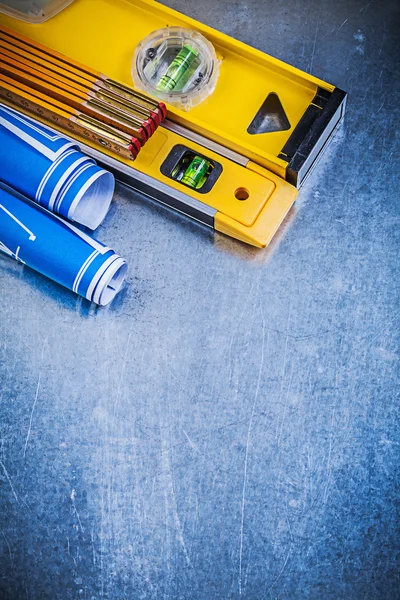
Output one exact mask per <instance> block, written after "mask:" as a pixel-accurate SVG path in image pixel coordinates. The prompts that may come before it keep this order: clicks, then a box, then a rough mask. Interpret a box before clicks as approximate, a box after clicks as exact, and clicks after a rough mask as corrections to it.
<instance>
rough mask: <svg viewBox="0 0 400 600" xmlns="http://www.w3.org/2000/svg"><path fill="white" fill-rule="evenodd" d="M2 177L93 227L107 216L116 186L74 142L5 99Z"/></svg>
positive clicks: (0, 109) (0, 115)
mask: <svg viewBox="0 0 400 600" xmlns="http://www.w3.org/2000/svg"><path fill="white" fill-rule="evenodd" d="M0 181H3V182H4V183H6V184H7V185H9V186H10V187H12V188H14V189H15V190H18V191H19V192H20V193H21V194H23V195H24V196H27V197H28V198H30V199H31V200H34V201H35V202H36V203H37V204H39V205H40V206H43V207H44V208H47V209H48V210H50V211H51V212H54V213H56V214H58V215H60V216H61V217H63V218H65V219H68V220H70V221H75V222H76V223H79V224H81V225H85V226H86V227H89V228H90V229H96V228H97V227H98V226H99V225H100V223H101V222H102V221H103V219H104V217H105V216H106V214H107V211H108V209H109V206H110V203H111V200H112V196H113V193H114V184H115V182H114V177H113V175H112V174H111V173H109V172H108V171H105V170H104V169H102V168H100V167H98V166H97V165H96V163H95V161H94V160H93V159H91V158H89V157H88V156H85V155H84V154H82V153H81V152H80V151H79V148H78V146H77V145H76V143H74V142H72V141H70V140H68V139H67V138H65V137H64V136H62V135H59V134H58V133H57V132H56V131H53V130H52V129H49V128H48V127H46V126H44V125H42V124H41V123H38V122H37V121H35V120H34V119H31V118H29V117H27V116H25V115H24V114H22V113H19V112H18V111H16V110H14V109H12V108H9V107H8V106H5V105H4V104H1V103H0Z"/></svg>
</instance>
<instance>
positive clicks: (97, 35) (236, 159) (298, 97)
mask: <svg viewBox="0 0 400 600" xmlns="http://www.w3.org/2000/svg"><path fill="white" fill-rule="evenodd" d="M0 20H1V23H2V24H4V25H5V26H6V27H10V28H12V29H14V30H16V31H18V32H20V33H22V34H23V35H26V36H28V37H30V38H32V39H33V40H35V41H36V42H39V43H41V44H44V45H46V46H49V47H51V48H52V49H54V50H55V51H56V52H59V53H63V54H66V55H68V56H70V57H71V58H72V59H74V60H76V61H79V62H80V63H83V64H85V65H88V67H89V68H90V70H91V71H93V70H95V71H96V73H98V74H99V75H98V77H100V76H101V73H106V74H107V76H108V77H110V78H112V79H113V80H116V81H117V82H121V84H118V85H121V86H123V85H124V84H125V85H132V79H131V61H132V57H133V55H134V52H135V48H136V47H137V45H138V44H139V43H140V42H141V40H143V39H144V38H145V37H146V36H147V35H148V34H150V33H151V32H152V31H154V30H156V29H162V28H165V27H167V26H171V27H172V26H174V27H184V28H187V29H193V30H196V31H198V32H199V33H201V34H202V35H203V36H205V37H206V38H207V39H208V40H209V41H210V42H211V43H212V44H213V46H214V47H215V49H216V52H217V57H218V58H219V60H220V63H221V64H220V76H219V80H218V83H217V86H216V88H215V91H214V92H213V94H212V95H210V96H209V97H208V98H207V99H206V100H204V101H203V102H202V103H201V104H198V105H197V106H195V107H193V108H192V109H191V110H189V111H187V112H185V111H183V110H180V109H179V108H176V107H174V106H172V105H171V106H168V119H167V121H165V122H164V123H163V125H162V126H161V127H160V128H159V129H158V130H157V131H156V132H155V133H154V134H153V136H152V137H151V139H150V140H149V141H148V142H147V143H146V145H145V146H144V147H143V149H142V150H141V152H140V153H139V155H138V157H137V159H136V161H135V162H134V163H132V162H131V161H130V160H129V158H125V157H123V156H117V155H116V154H115V153H114V152H112V151H111V150H110V148H109V147H106V148H104V150H102V151H101V152H100V151H99V150H98V147H97V146H96V144H94V143H93V142H92V140H84V138H82V137H81V136H80V135H79V131H77V132H74V131H73V132H72V135H73V136H74V137H75V138H76V139H78V140H79V141H80V142H82V143H83V144H84V149H85V151H87V152H88V153H89V154H90V155H92V156H95V157H96V159H97V160H99V161H100V162H101V163H102V164H103V165H104V166H106V167H107V168H109V169H111V170H112V171H113V172H114V173H115V175H116V177H117V178H118V179H119V180H121V181H123V182H124V183H126V184H127V185H130V186H131V187H133V188H135V189H137V190H139V191H141V192H142V193H144V194H146V195H148V196H150V197H151V198H153V199H155V200H157V201H159V202H162V203H164V204H167V205H168V206H170V207H172V208H174V209H175V210H179V211H180V212H182V213H184V214H186V215H188V216H190V217H192V218H195V219H197V220H199V221H201V222H202V223H204V224H206V225H209V226H211V227H214V228H215V229H216V230H218V231H221V232H223V233H226V234H227V235H230V236H232V237H234V238H237V239H240V240H242V241H244V242H247V243H249V244H252V245H254V246H258V247H263V246H265V245H267V244H268V243H269V242H270V240H271V239H272V237H273V235H274V234H275V232H276V230H277V229H278V227H279V225H280V224H281V222H282V221H283V219H284V218H285V216H286V214H287V212H288V210H289V209H290V207H291V205H292V204H293V202H294V201H295V198H296V196H297V189H296V188H298V187H300V185H301V183H302V182H303V181H304V179H305V177H306V176H307V174H308V173H309V171H310V169H311V168H312V166H313V165H314V163H315V161H316V160H317V158H318V156H319V154H320V153H321V151H322V150H323V149H324V147H325V146H326V144H327V142H328V141H329V139H330V137H331V136H332V135H333V133H334V131H335V129H336V128H337V126H338V125H339V123H340V121H341V119H342V117H343V114H344V111H345V104H346V94H345V92H343V91H342V90H340V89H338V88H335V87H334V86H332V85H330V84H328V83H326V82H324V81H322V80H319V79H317V78H315V77H312V76H311V75H308V74H306V73H303V72H301V71H299V70H297V69H295V68H294V67H291V66H289V65H287V64H285V63H283V62H281V61H279V60H276V59H274V58H272V57H270V56H267V55H265V54H263V53H261V52H259V51H257V50H255V49H253V48H250V47H248V46H246V45H245V44H242V43H241V42H238V41H236V40H234V39H232V38H230V37H228V36H226V35H224V34H222V33H219V32H217V31H215V30H213V29H211V28H209V27H207V26H205V25H202V24H201V23H198V22H196V21H194V20H192V19H190V18H188V17H186V16H184V15H182V14H179V13H177V12H176V11H173V10H171V9H169V8H166V7H164V6H162V5H160V4H158V3H157V2H154V0H126V1H122V0H79V2H76V3H73V4H72V5H71V6H69V7H68V8H67V9H66V10H65V11H63V12H62V13H60V14H59V15H57V16H56V17H54V18H53V19H51V20H50V21H48V22H46V23H44V24H42V25H40V26H32V25H29V24H26V23H22V22H19V21H16V20H14V19H12V18H11V17H5V16H1V17H0ZM71 32H73V35H71ZM101 77H103V78H104V76H101ZM25 109H26V110H28V111H29V107H28V108H25ZM57 127H58V125H57ZM70 135H71V133H70ZM196 158H199V159H202V160H203V161H205V162H203V163H202V164H203V167H204V165H205V164H206V163H207V165H211V166H210V167H208V168H207V175H206V177H207V179H206V181H205V182H201V180H202V179H204V177H202V178H200V179H199V178H196V181H197V183H196V185H188V183H187V182H188V181H189V179H190V176H189V175H190V174H188V175H187V176H186V177H185V173H184V172H183V167H182V165H185V166H186V167H187V169H189V167H190V164H191V163H192V162H193V161H194V160H195V159H196ZM180 161H181V162H180ZM181 167H182V168H181ZM209 181H210V184H209ZM200 183H201V185H200Z"/></svg>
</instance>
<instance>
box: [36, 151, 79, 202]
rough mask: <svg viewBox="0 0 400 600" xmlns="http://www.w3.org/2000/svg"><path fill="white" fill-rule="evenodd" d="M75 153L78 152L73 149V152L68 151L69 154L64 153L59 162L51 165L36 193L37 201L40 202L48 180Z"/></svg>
mask: <svg viewBox="0 0 400 600" xmlns="http://www.w3.org/2000/svg"><path fill="white" fill-rule="evenodd" d="M74 152H76V150H73V149H72V148H71V150H67V152H64V154H62V155H61V156H59V157H58V158H57V160H55V161H54V162H53V164H52V165H50V167H49V169H48V170H47V171H46V173H45V174H44V175H43V179H42V181H41V182H40V183H39V187H38V189H37V192H36V201H37V202H40V196H41V195H42V192H43V189H44V187H45V185H46V183H47V182H48V180H49V179H50V177H51V175H52V174H53V172H54V170H55V169H56V168H57V167H58V166H59V164H60V163H62V162H63V161H64V160H65V159H66V158H67V157H68V156H71V154H73V153H74Z"/></svg>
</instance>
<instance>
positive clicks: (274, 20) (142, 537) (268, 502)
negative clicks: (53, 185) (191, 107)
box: [0, 0, 400, 600]
mask: <svg viewBox="0 0 400 600" xmlns="http://www.w3.org/2000/svg"><path fill="white" fill-rule="evenodd" d="M168 5H170V6H172V7H173V8H176V9H179V10H182V11H184V12H186V13H187V14H190V15H191V16H193V17H195V18H197V19H200V20H202V21H204V22H206V23H208V24H209V25H212V26H214V27H216V28H218V29H220V30H222V31H224V32H226V33H228V34H229V35H232V36H235V37H237V38H239V39H240V40H243V41H244V42H247V43H248V44H251V45H254V46H256V47H257V48H259V49H261V50H263V51H265V52H268V53H270V54H272V55H274V56H277V57H279V58H281V59H283V60H284V61H287V62H289V63H292V64H294V65H296V66H297V67H299V68H301V69H303V70H305V71H308V72H312V73H313V74H315V75H317V76H319V77H321V78H323V79H325V80H328V81H330V82H332V83H334V84H336V85H338V86H340V87H342V88H343V89H345V90H347V91H348V92H349V95H350V96H349V104H348V113H347V119H346V122H345V125H344V127H343V128H342V129H341V131H340V132H339V133H338V135H337V136H336V138H335V140H334V142H333V144H332V145H331V146H330V148H329V150H328V151H327V153H326V154H325V155H324V158H323V159H322V161H321V162H320V163H319V165H318V167H317V169H316V170H315V171H314V173H313V175H312V176H311V177H310V178H309V180H308V182H307V184H306V185H305V187H304V188H303V189H302V190H301V193H300V197H299V201H298V202H297V204H296V207H295V209H294V210H293V211H292V212H291V214H290V216H289V218H288V219H287V221H286V223H285V225H284V227H283V228H282V229H281V231H280V233H279V235H278V236H277V238H276V240H275V241H274V243H273V244H272V246H271V247H270V248H269V249H268V250H267V251H259V250H255V249H251V248H249V247H246V246H244V245H242V244H240V243H238V242H235V241H233V240H230V239H228V238H225V237H223V236H220V235H216V236H215V237H214V236H213V234H212V233H211V232H209V231H207V230H206V229H203V228H201V227H200V226H198V225H196V224H194V223H190V222H189V221H187V220H185V219H183V218H181V217H180V216H178V215H174V214H172V213H169V212H168V211H167V210H165V209H163V208H160V207H157V206H154V205H151V204H150V203H149V202H148V201H145V200H144V199H141V198H140V197H139V196H137V195H135V194H133V193H130V192H127V191H124V190H123V189H122V188H121V189H120V190H119V193H118V196H117V198H116V201H115V202H114V205H113V208H112V210H111V212H110V214H109V216H108V218H107V220H106V222H105V224H104V226H103V227H101V229H100V230H99V233H98V236H99V237H100V239H101V240H104V241H106V242H107V243H108V244H109V245H111V246H112V247H114V248H115V249H116V250H117V251H118V252H120V253H121V254H122V255H123V256H125V257H126V258H127V259H128V261H129V265H130V275H129V278H128V281H127V285H126V286H125V289H124V291H123V292H122V293H121V294H120V295H119V297H118V298H117V299H116V301H115V302H114V303H113V304H112V305H111V306H110V307H109V308H108V309H96V308H94V307H93V306H90V305H89V304H88V303H87V302H86V301H84V300H79V299H77V298H76V297H75V296H74V295H73V294H72V293H70V292H68V291H65V290H63V289H61V288H60V287H59V286H57V285H56V284H53V283H52V282H49V281H47V280H46V279H45V278H44V277H41V276H40V275H38V274H36V273H34V272H32V271H31V270H29V269H27V268H22V267H21V266H20V265H18V264H17V263H15V262H12V261H11V260H10V259H8V258H6V257H1V258H0V307H1V314H0V359H1V366H0V376H1V396H0V402H1V407H0V408H1V424H0V434H1V436H0V440H1V442H0V502H1V513H0V551H1V568H0V598H1V600H4V599H6V600H15V599H17V600H20V599H21V600H70V599H71V600H77V599H81V598H82V599H85V600H102V599H103V598H104V599H107V600H125V599H126V600H138V599H146V600H147V599H149V600H153V599H154V600H160V599H165V600H212V599H224V600H225V599H238V598H240V597H242V598H245V599H249V600H264V599H265V600H268V599H282V600H283V599H284V600H297V599H299V600H303V599H313V600H314V599H315V600H325V599H335V600H339V599H343V600H344V599H346V600H369V599H371V600H378V599H379V600H380V599H390V600H392V599H396V598H399V596H400V584H399V571H398V567H399V533H400V531H399V527H398V521H397V515H398V509H399V504H398V499H399V486H398V477H399V441H400V438H399V409H398V407H399V404H398V375H399V353H398V350H399V348H398V332H399V301H398V293H399V266H398V265H399V261H398V252H399V195H400V194H399V145H398V141H399V134H398V131H399V75H398V68H399V58H400V52H399V36H400V30H399V4H398V2H397V1H395V0H387V1H385V2H382V1H373V0H372V1H370V2H368V0H351V2H350V1H348V0H346V1H345V0H329V1H326V2H320V1H318V2H317V1H316V0H304V1H303V0H302V1H300V0H286V1H285V2H282V1H281V0H268V1H267V2H266V1H265V2H264V1H261V0H259V1H256V0H247V1H246V2H245V1H234V2H233V1H232V2H231V1H227V0H220V1H219V2H215V0H201V2H200V1H199V2H194V1H190V2H189V1H187V0H186V1H185V0H175V1H172V0H170V1H169V2H168ZM110 51H112V48H110ZM237 85H238V92H239V93H243V90H241V89H240V81H238V82H237Z"/></svg>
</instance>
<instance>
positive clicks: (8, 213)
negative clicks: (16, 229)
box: [0, 204, 36, 242]
mask: <svg viewBox="0 0 400 600" xmlns="http://www.w3.org/2000/svg"><path fill="white" fill-rule="evenodd" d="M0 208H1V209H2V210H4V212H5V213H6V214H7V215H8V216H9V217H11V218H12V219H13V220H14V221H15V222H16V223H17V224H18V225H19V226H20V227H22V229H24V230H25V231H26V233H29V239H30V241H31V242H34V241H35V240H36V235H35V234H34V233H33V232H32V231H31V230H30V229H28V228H27V227H25V225H24V224H23V223H21V221H20V220H19V219H17V217H15V216H14V215H13V214H12V213H10V211H9V210H7V209H6V208H5V206H3V205H2V204H0Z"/></svg>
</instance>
